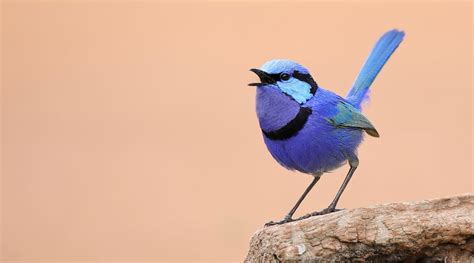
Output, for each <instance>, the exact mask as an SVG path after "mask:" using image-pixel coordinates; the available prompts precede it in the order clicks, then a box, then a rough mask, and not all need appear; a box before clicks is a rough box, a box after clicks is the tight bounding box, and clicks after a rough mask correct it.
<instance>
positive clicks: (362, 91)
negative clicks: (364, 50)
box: [346, 29, 405, 109]
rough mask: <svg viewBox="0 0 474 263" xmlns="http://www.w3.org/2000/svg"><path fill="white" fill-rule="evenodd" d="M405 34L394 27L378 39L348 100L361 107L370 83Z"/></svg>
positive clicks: (350, 91)
mask: <svg viewBox="0 0 474 263" xmlns="http://www.w3.org/2000/svg"><path fill="white" fill-rule="evenodd" d="M404 36H405V33H404V32H403V31H398V30H396V29H393V30H390V31H388V32H386V33H385V34H384V35H383V36H382V37H381V38H380V39H379V41H377V44H375V46H374V48H373V49H372V51H371V52H370V54H369V57H368V58H367V60H366V61H365V64H364V66H363V67H362V69H361V71H360V73H359V75H358V76H357V79H356V81H355V82H354V85H353V86H352V88H351V89H350V90H349V93H348V94H347V96H346V98H347V100H348V101H349V102H350V103H351V104H352V105H354V107H356V108H358V109H360V105H361V103H362V101H364V100H365V99H366V98H367V93H368V91H369V87H370V85H371V84H372V82H374V79H375V77H377V74H378V73H379V72H380V70H382V68H383V66H384V65H385V63H386V62H387V60H388V59H389V58H390V56H391V55H392V53H393V52H394V51H395V50H396V49H397V47H398V45H400V43H401V42H402V40H403V37H404Z"/></svg>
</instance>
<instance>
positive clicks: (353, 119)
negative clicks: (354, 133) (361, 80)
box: [326, 101, 379, 137]
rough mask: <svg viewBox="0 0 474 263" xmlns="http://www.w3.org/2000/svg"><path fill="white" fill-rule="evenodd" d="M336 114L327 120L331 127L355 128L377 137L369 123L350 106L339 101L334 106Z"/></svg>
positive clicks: (377, 134) (375, 131)
mask: <svg viewBox="0 0 474 263" xmlns="http://www.w3.org/2000/svg"><path fill="white" fill-rule="evenodd" d="M336 108H337V113H336V114H334V115H333V116H332V117H330V118H327V119H326V120H327V121H329V122H330V123H331V124H332V125H334V126H335V127H337V128H340V127H341V128H355V129H362V130H364V131H366V132H367V134H369V135H370V136H373V137H379V133H378V132H377V130H376V129H375V127H374V126H373V125H372V123H370V121H369V120H368V119H367V118H366V117H365V116H364V115H362V113H360V111H359V110H357V109H356V108H355V107H354V106H352V105H351V104H349V103H347V102H344V101H340V102H338V104H337V105H336Z"/></svg>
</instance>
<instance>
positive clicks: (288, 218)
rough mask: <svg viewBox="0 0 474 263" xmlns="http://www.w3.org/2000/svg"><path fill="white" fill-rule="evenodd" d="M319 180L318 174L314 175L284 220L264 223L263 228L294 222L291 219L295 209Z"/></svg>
mask: <svg viewBox="0 0 474 263" xmlns="http://www.w3.org/2000/svg"><path fill="white" fill-rule="evenodd" d="M319 178H321V175H320V174H317V175H314V179H313V181H312V182H311V184H310V185H309V186H308V187H307V188H306V190H305V191H304V193H303V195H301V197H300V199H298V202H296V204H295V206H293V208H292V209H291V210H290V212H289V213H288V214H287V215H286V216H285V218H284V219H283V220H281V221H278V222H273V221H270V222H268V223H266V224H265V226H272V225H281V224H284V223H288V222H292V221H295V220H294V219H293V218H292V217H293V214H294V213H295V212H296V209H298V207H299V206H300V204H301V202H303V200H304V198H305V197H306V195H308V193H309V192H310V191H311V189H312V188H313V186H314V185H315V184H316V183H317V182H318V181H319ZM298 220H299V218H298Z"/></svg>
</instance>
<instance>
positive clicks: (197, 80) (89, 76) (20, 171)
mask: <svg viewBox="0 0 474 263" xmlns="http://www.w3.org/2000/svg"><path fill="white" fill-rule="evenodd" d="M471 19H472V4H471V3H467V2H466V3H454V4H448V3H421V2H420V3H416V4H409V3H405V4H376V3H351V2H347V3H342V2H341V3H293V2H291V3H290V2H288V3H249V2H246V3H175V4H172V3H154V2H147V3H145V2H144V3H126V2H123V3H112V2H102V3H99V2H87V3H86V2H82V3H81V2H70V3H59V2H56V3H54V2H49V3H47V2H43V3H28V2H21V3H15V2H13V1H8V2H4V3H3V5H2V53H3V54H2V55H3V57H2V77H3V78H2V122H3V123H2V125H3V126H2V161H3V166H2V173H3V175H2V176H3V178H2V179H3V180H2V212H3V214H2V235H1V237H2V241H3V242H2V252H3V259H4V260H24V261H30V260H42V261H52V260H78V261H81V260H109V261H113V260H156V261H158V260H164V261H171V260H174V261H189V260H203V261H224V260H236V261H241V260H242V259H243V257H244V256H245V254H246V251H247V246H248V242H249V239H250V237H251V235H252V234H253V233H254V231H256V230H257V229H258V228H259V227H261V226H262V225H263V223H265V222H267V221H269V220H272V219H280V218H281V217H283V216H284V214H285V213H286V212H287V211H288V210H289V209H290V208H291V206H292V205H293V204H294V202H295V201H296V199H297V198H298V197H299V195H300V194H301V193H302V191H303V190H304V188H305V187H306V186H307V184H309V182H310V180H311V179H310V177H309V176H306V175H302V174H297V173H292V172H289V171H286V170H284V169H283V168H281V167H280V166H279V165H278V164H277V163H276V162H275V161H273V160H272V158H271V156H270V155H269V154H268V153H267V150H266V148H265V146H264V144H263V142H262V138H261V135H260V133H259V128H258V124H257V120H256V116H255V112H254V111H255V109H254V108H255V105H254V103H255V102H254V94H255V91H254V88H251V87H247V86H246V84H247V83H249V82H252V81H255V79H256V77H255V76H254V75H253V74H252V73H251V72H249V71H248V69H249V68H251V67H255V66H260V65H261V64H262V63H263V62H264V61H266V60H268V59H270V58H278V57H284V58H290V59H293V60H296V61H299V62H301V63H302V64H304V65H306V66H307V67H308V68H309V69H310V70H311V71H312V73H313V76H314V77H315V79H316V80H317V81H318V83H319V84H320V85H321V86H323V87H325V88H329V89H331V90H334V91H336V92H337V93H339V94H342V95H343V94H345V93H346V91H347V90H348V88H349V87H350V86H351V84H352V82H353V80H354V78H355V76H356V74H357V73H358V70H359V69H360V67H361V65H362V63H363V61H364V60H365V58H366V56H367V54H368V52H369V50H370V48H371V47H372V45H373V44H374V42H375V41H376V39H377V38H378V37H379V36H380V35H381V34H382V33H383V32H384V31H386V30H388V29H391V28H393V27H397V28H401V29H404V30H405V31H406V33H407V36H406V40H405V42H403V44H402V45H401V47H400V49H399V50H398V51H397V52H396V54H395V55H394V56H393V57H392V59H391V60H390V61H389V63H388V64H387V66H386V67H385V68H384V70H383V71H382V73H381V74H380V75H379V77H378V79H377V80H376V82H375V84H374V86H373V92H372V101H371V103H370V104H369V105H368V106H367V107H366V108H365V110H364V112H365V114H366V116H368V117H369V118H370V119H371V121H372V122H373V123H374V124H375V126H376V127H377V129H378V130H379V132H380V134H381V138H380V139H373V138H367V140H366V142H365V143H364V144H363V146H362V147H361V148H360V152H359V156H360V160H361V164H360V169H359V170H358V171H357V173H356V175H355V177H354V178H353V180H352V182H351V184H350V185H349V188H348V189H347V191H346V192H345V194H344V195H343V197H342V200H341V202H340V206H341V207H345V208H353V207H359V206H367V205H371V204H376V203H386V202H398V201H409V200H418V199H425V198H435V197H441V196H447V195H455V194H461V193H465V192H472V190H473V185H472V166H471V164H472V79H471V73H472V21H471ZM346 170H347V167H344V168H341V169H339V170H337V171H335V172H333V173H331V174H327V175H326V176H324V177H323V179H322V180H321V181H320V183H318V185H317V187H316V188H315V190H314V191H313V192H312V193H311V194H310V195H309V196H308V198H307V200H305V202H304V203H303V205H302V207H301V209H300V210H299V213H298V215H299V214H302V213H305V212H310V211H314V210H317V209H320V208H323V207H325V206H326V205H327V204H328V203H329V202H330V200H331V199H332V198H333V196H334V194H335V193H336V191H337V188H338V187H339V184H340V183H341V182H342V180H343V177H344V176H345V173H346Z"/></svg>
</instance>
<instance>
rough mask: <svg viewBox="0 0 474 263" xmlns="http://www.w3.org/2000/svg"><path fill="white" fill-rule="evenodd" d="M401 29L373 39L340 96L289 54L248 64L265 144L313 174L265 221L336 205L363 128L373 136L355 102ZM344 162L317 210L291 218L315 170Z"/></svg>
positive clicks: (320, 171)
mask: <svg viewBox="0 0 474 263" xmlns="http://www.w3.org/2000/svg"><path fill="white" fill-rule="evenodd" d="M404 35H405V33H404V32H403V31H398V30H396V29H394V30H391V31H388V32H386V33H385V34H384V35H383V36H382V37H381V38H380V39H379V40H378V42H377V43H376V44H375V46H374V48H373V49H372V51H371V53H370V54H369V57H368V58H367V61H366V62H365V64H364V66H363V67H362V70H361V71H360V73H359V75H358V77H357V79H356V80H355V82H354V84H353V86H352V88H351V89H350V90H349V93H348V94H347V95H346V97H345V98H342V97H340V96H338V95H336V94H335V93H333V92H331V91H329V90H325V89H323V88H321V87H319V86H318V84H317V83H316V81H315V80H314V78H313V77H312V76H311V74H310V73H309V71H308V70H307V69H306V68H305V67H303V66H302V65H300V64H298V63H295V62H293V61H290V60H285V59H276V60H271V61H268V62H266V63H265V64H263V66H262V67H261V68H260V69H251V71H252V72H254V73H255V74H257V76H258V77H259V78H260V82H259V83H250V84H249V85H250V86H256V87H257V95H256V104H257V107H256V108H257V116H258V121H259V124H260V128H261V130H262V134H263V140H264V142H265V144H266V146H267V148H268V150H269V151H270V153H271V155H272V156H273V158H274V159H275V160H276V161H277V162H278V163H279V164H281V165H282V166H283V167H285V168H287V169H290V170H297V171H300V172H302V173H307V174H311V175H313V177H314V179H313V180H312V182H311V184H310V185H309V186H308V187H307V188H306V190H305V191H304V192H303V195H302V196H301V197H300V198H299V200H298V201H297V202H296V204H295V205H294V207H293V208H292V209H291V210H290V212H289V213H288V214H287V215H286V216H285V218H284V219H283V220H281V221H278V222H273V221H272V222H269V223H267V224H266V225H267V226H268V225H274V224H283V223H286V222H291V221H294V220H299V219H303V218H307V217H310V216H313V215H321V214H327V213H331V212H334V211H336V210H337V209H336V205H337V202H338V201H339V198H340V197H341V195H342V193H343V191H344V189H345V188H346V186H347V184H348V183H349V180H350V179H351V177H352V175H353V174H354V171H355V170H356V169H357V166H358V165H359V159H358V157H357V148H358V146H359V144H360V143H361V142H362V138H363V133H364V132H366V133H367V134H368V135H370V136H373V137H379V133H378V132H377V130H376V129H375V127H374V125H372V123H371V122H370V121H369V120H368V119H367V118H366V117H365V116H364V115H363V114H362V113H361V111H360V110H361V104H362V102H363V101H364V100H365V99H366V98H367V96H368V91H369V87H370V85H371V84H372V82H373V81H374V79H375V77H376V76H377V74H378V73H379V72H380V70H381V69H382V67H383V66H384V65H385V63H386V62H387V60H388V59H389V57H390V56H391V55H392V53H393V52H394V51H395V50H396V49H397V47H398V45H399V44H400V43H401V42H402V40H403V37H404ZM346 162H348V163H349V166H350V169H349V172H348V173H347V176H346V177H345V179H344V182H343V183H342V185H341V187H340V188H339V191H338V192H337V194H336V196H335V198H334V200H333V201H332V202H331V204H330V205H329V206H328V207H327V208H326V209H324V210H322V211H320V212H313V213H310V214H307V215H305V216H302V217H300V218H298V219H293V214H294V213H295V211H296V209H298V206H299V205H300V204H301V202H302V201H303V199H304V198H305V197H306V195H307V194H308V193H309V192H310V191H311V189H312V188H313V186H314V185H315V184H316V183H317V182H318V180H319V179H320V178H321V175H322V174H323V173H325V172H329V171H331V170H334V169H336V168H338V167H340V166H342V165H344V164H345V163H346Z"/></svg>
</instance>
